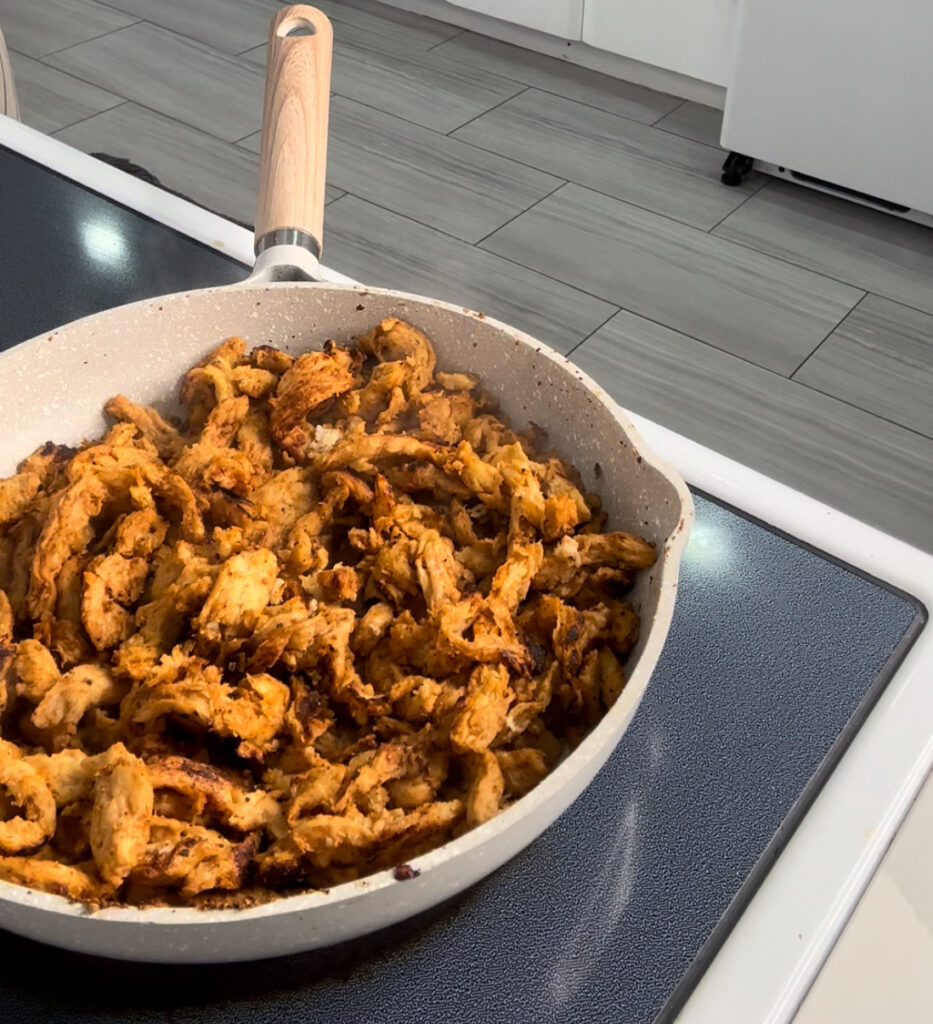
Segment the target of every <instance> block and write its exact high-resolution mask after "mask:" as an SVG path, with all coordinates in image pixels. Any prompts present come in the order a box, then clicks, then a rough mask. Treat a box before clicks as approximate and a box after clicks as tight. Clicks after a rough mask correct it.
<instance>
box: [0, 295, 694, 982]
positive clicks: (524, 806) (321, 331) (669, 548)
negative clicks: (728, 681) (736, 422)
mask: <svg viewBox="0 0 933 1024" xmlns="http://www.w3.org/2000/svg"><path fill="white" fill-rule="evenodd" d="M386 317H398V318H400V319H404V320H407V321H409V322H410V323H412V324H414V325H415V326H416V327H418V328H420V329H421V330H422V331H424V333H425V334H426V335H427V336H428V337H429V338H430V339H431V341H432V343H433V344H434V347H435V349H436V352H437V360H438V368H439V369H443V370H446V371H467V372H471V373H474V374H476V375H477V376H479V378H480V379H481V382H482V386H483V387H484V388H485V389H486V390H487V391H488V392H489V393H490V394H491V395H492V396H493V397H494V398H496V399H497V400H498V402H499V403H500V408H501V412H502V413H503V414H504V416H505V418H506V419H507V420H509V421H510V422H511V425H512V426H513V427H514V428H515V429H516V430H522V429H524V428H526V427H527V426H528V425H530V424H534V425H535V426H536V427H538V428H540V430H542V431H543V432H544V437H545V440H544V442H543V447H545V448H548V449H549V448H554V449H556V450H557V451H558V453H559V454H560V455H561V456H562V457H563V458H564V459H566V460H567V461H568V462H569V463H570V464H572V465H573V466H575V467H576V468H577V469H578V470H579V472H580V474H581V476H582V477H583V481H584V484H585V487H586V489H587V490H589V491H595V492H597V493H598V494H599V495H600V497H601V499H602V502H603V507H604V508H605V510H606V511H607V513H608V515H609V528H610V529H626V530H629V531H631V532H634V533H638V534H640V535H642V536H644V537H646V538H647V539H649V540H651V541H652V542H654V543H655V545H656V546H657V549H658V555H659V557H658V562H657V564H656V565H655V566H654V567H653V568H652V569H651V570H648V571H646V572H644V573H642V574H640V576H639V579H638V582H637V584H636V586H635V588H634V590H633V592H632V596H631V599H632V602H633V604H634V605H635V607H636V610H637V611H638V613H639V615H640V616H641V619H642V630H641V635H640V639H639V642H638V645H637V646H636V648H635V650H634V651H633V652H632V654H631V656H630V660H629V662H628V666H627V672H628V674H629V683H628V685H627V686H626V688H625V690H624V691H623V694H622V696H621V698H620V699H619V701H618V702H617V703H616V705H615V706H614V707H613V708H612V709H611V710H610V711H609V712H608V713H607V715H606V716H605V718H604V719H603V720H602V721H601V722H600V723H599V724H598V725H597V726H596V728H595V729H594V730H593V732H592V733H591V734H590V736H589V737H587V739H586V740H584V742H583V743H582V744H581V746H580V747H579V748H578V749H577V750H576V751H575V752H574V754H572V755H571V756H570V757H569V758H567V759H566V760H565V761H564V762H563V763H562V764H561V765H560V766H559V767H558V768H557V769H555V771H554V772H553V773H552V774H551V776H548V778H546V779H545V780H544V781H543V782H542V783H541V784H540V785H539V786H538V787H537V788H536V789H535V790H532V792H531V793H530V794H529V795H528V796H526V797H524V798H523V799H522V800H520V801H518V803H517V804H515V805H514V806H513V807H512V808H509V809H508V810H507V811H505V812H503V813H502V814H501V815H500V816H499V817H498V818H496V819H493V820H492V821H491V822H488V823H487V824H486V825H484V826H482V827H481V828H479V829H476V830H474V832H473V833H468V834H467V835H466V836H464V837H462V838H461V839H459V840H456V841H455V842H454V843H451V844H448V846H447V847H442V848H440V849H439V850H435V851H434V852H433V853H431V854H428V855H426V857H424V858H422V860H423V862H424V865H425V867H424V871H423V874H422V877H421V878H420V879H418V883H419V884H417V885H415V884H414V883H406V885H405V886H402V887H401V890H402V891H403V892H404V899H402V898H401V897H398V896H395V897H393V896H392V894H393V893H396V892H398V890H399V886H392V885H387V884H383V883H384V881H385V880H382V881H379V880H378V879H379V876H373V878H372V879H371V880H370V881H369V882H368V883H367V884H365V885H363V884H362V883H357V884H355V886H350V885H345V886H339V887H337V888H336V889H334V890H332V892H331V897H332V902H333V904H334V906H333V908H332V909H333V911H335V912H338V913H336V916H332V918H331V919H328V918H326V917H324V916H321V915H322V913H323V912H325V911H326V910H327V905H328V898H323V899H322V898H320V894H309V897H310V898H309V899H306V900H304V901H302V898H300V897H295V898H289V899H284V900H282V901H277V903H279V902H280V903H281V904H282V907H283V909H285V908H288V910H287V911H286V912H287V913H291V914H292V916H294V917H296V920H297V919H298V918H302V919H304V923H303V924H302V923H301V922H300V921H299V922H298V923H297V924H296V926H295V928H294V929H292V931H290V932H288V933H286V934H276V933H275V929H274V927H273V926H274V923H275V916H276V910H275V909H274V908H275V907H276V905H277V904H271V905H269V907H267V908H265V909H264V910H263V911H262V912H261V913H260V914H259V915H256V914H255V913H249V912H247V913H246V914H245V915H243V916H244V917H249V918H251V922H250V923H251V924H252V925H255V926H257V927H255V928H254V931H253V935H252V937H251V938H250V937H249V936H245V935H244V936H243V937H238V938H237V940H236V941H233V942H231V940H230V938H229V936H230V926H231V924H232V923H233V922H234V921H235V920H236V917H237V912H233V911H230V912H224V913H222V914H219V915H218V914H210V915H205V914H204V913H203V912H198V911H183V910H182V911H178V912H177V913H175V914H174V915H173V916H172V917H171V919H170V920H169V919H167V920H166V921H165V922H164V927H163V924H161V923H160V925H158V926H157V927H155V928H151V927H150V928H146V929H142V932H146V933H148V937H142V938H139V939H138V940H137V938H136V937H135V936H134V937H133V938H132V941H130V942H129V946H128V947H127V949H126V951H125V952H124V953H123V954H121V951H120V946H119V943H122V942H127V941H129V940H128V939H127V933H126V929H127V928H128V927H134V923H133V922H134V921H136V922H142V921H143V920H145V919H146V912H145V911H130V910H126V911H117V912H115V914H114V919H113V920H111V921H108V920H107V915H106V914H104V915H98V916H97V918H96V920H95V916H94V915H91V916H90V917H88V916H86V915H85V916H84V917H83V918H82V917H81V916H80V915H79V914H76V911H75V908H74V907H73V906H71V905H69V904H67V903H66V901H64V900H62V899H60V898H59V897H49V896H45V894H38V893H37V894H28V893H25V892H23V894H22V895H23V896H28V898H26V899H21V898H18V897H19V894H17V898H11V897H9V896H8V895H7V894H8V893H9V892H10V889H11V888H14V887H11V886H8V885H6V884H2V885H0V926H4V927H7V928H11V929H13V930H16V931H21V932H22V933H23V934H28V935H31V936H32V937H35V938H40V939H42V940H44V941H47V942H53V943H55V944H60V945H66V946H68V947H70V948H78V949H85V950H86V951H88V952H98V953H103V954H104V955H110V956H114V955H117V956H119V955H127V956H129V957H130V958H133V959H148V960H169V961H171V960H176V961H189V962H190V961H192V960H193V961H196V962H197V961H206V960H221V959H231V960H233V959H246V958H252V957H262V956H273V955H280V954H281V953H285V952H294V951H297V950H299V949H308V948H313V947H314V946H318V945H324V944H328V943H330V942H336V941H340V940H342V939H345V938H348V937H352V935H355V934H362V933H363V932H365V931H367V930H372V929H374V928H378V927H382V926H384V925H385V924H387V923H391V922H392V921H395V920H401V919H402V918H404V917H406V916H409V915H411V914H413V913H417V912H418V911H419V910H421V909H425V908H426V907H427V906H430V905H432V904H434V903H437V902H440V901H441V900H443V899H446V898H448V897H449V896H450V895H452V894H453V893H454V892H456V891H458V890H459V889H461V888H464V887H465V886H466V885H469V884H472V882H474V881H476V880H478V878H480V877H482V876H483V875H484V874H488V873H489V872H490V871H492V870H494V869H495V868H496V867H498V866H500V865H501V864H502V863H504V861H505V860H507V859H508V858H509V857H511V856H513V855H514V854H515V853H517V852H518V851H519V850H520V849H521V848H522V847H523V846H525V845H527V843H528V842H530V841H531V840H532V839H534V838H535V837H536V836H537V835H538V834H540V832H541V831H543V830H544V828H546V827H547V825H549V824H550V823H551V822H552V821H553V820H554V819H555V818H556V817H557V815H558V814H560V813H561V811H563V810H564V809H565V808H566V807H567V806H568V805H569V804H570V803H571V802H572V800H573V799H575V797H576V796H577V795H579V793H580V792H581V791H582V789H583V788H584V787H585V786H586V784H587V783H588V782H589V781H590V780H591V779H592V777H593V776H594V775H595V773H596V772H597V771H598V769H599V767H600V766H601V765H602V763H603V762H604V760H605V759H606V757H607V756H608V754H609V753H610V752H611V750H612V749H613V747H614V746H615V744H616V743H617V742H618V740H619V738H620V737H621V735H622V734H623V732H624V731H625V728H626V726H627V724H628V721H629V720H630V718H631V716H632V714H633V713H634V710H635V708H636V706H637V704H638V701H639V699H640V697H641V695H642V694H643V693H644V690H645V688H646V686H647V683H648V680H649V677H650V673H651V670H652V668H653V666H654V664H655V663H656V661H657V658H658V656H659V654H660V650H661V646H662V645H663V642H664V638H665V636H666V634H667V629H668V626H669V624H670V619H671V615H672V612H673V603H674V594H675V590H676V578H677V569H678V563H679V558H680V554H681V551H682V549H683V546H684V543H685V541H686V537H687V533H688V531H689V526H690V523H691V521H692V516H693V510H692V502H691V500H690V496H689V492H688V491H687V489H686V487H685V485H684V484H683V482H682V481H681V480H680V478H679V477H678V476H677V474H676V473H674V472H673V471H672V470H670V469H668V468H667V467H666V466H664V465H663V464H662V463H660V462H659V460H657V458H656V457H655V456H654V455H653V453H651V452H650V451H648V450H647V449H646V448H645V447H644V446H643V444H642V442H641V439H640V438H639V437H638V435H637V433H636V432H635V430H634V428H633V427H632V425H631V423H630V422H629V421H628V419H627V417H626V416H625V414H624V413H623V412H622V411H621V410H620V409H619V408H618V407H617V406H616V405H615V403H614V402H613V401H612V400H611V399H610V398H609V397H608V396H606V395H605V394H603V393H602V392H601V390H600V389H599V387H598V386H597V385H595V384H594V383H593V382H592V381H590V380H589V378H587V377H586V376H585V375H584V374H583V373H582V372H581V371H579V370H578V369H577V368H576V367H574V366H573V365H572V364H571V363H570V362H569V361H568V360H567V359H565V358H564V357H562V356H559V355H557V354H556V353H554V352H553V351H552V350H550V349H549V348H547V347H546V346H544V345H542V344H540V343H538V342H536V341H535V340H534V339H532V338H529V337H528V336H527V335H523V334H521V333H520V332H518V331H514V330H512V329H511V328H508V327H506V326H504V325H502V324H498V323H496V322H495V321H492V320H490V319H488V318H486V317H484V316H483V315H482V314H477V313H473V312H472V311H469V310H464V309H462V308H460V307H455V306H451V305H448V304H444V303H439V302H435V301H433V300H429V299H424V298H420V297H417V296H409V295H404V294H400V293H397V292H392V291H388V290H381V289H366V288H363V287H360V286H349V285H348V286H338V285H321V284H291V283H290V284H273V285H255V284H254V285H249V284H248V285H245V286H236V287H232V288H216V289H208V290H204V291H199V292H191V293H180V294H178V295H173V296H167V297H164V298H159V299H153V300H145V301H143V302H139V303H136V304H134V305H131V306H127V307H123V308H122V309H118V310H112V311H108V312H106V313H102V314H98V315H96V316H93V317H88V318H87V319H85V320H80V321H77V322H75V323H73V324H71V325H69V326H68V327H65V328H62V329H61V330H59V331H53V332H52V333H50V334H48V335H43V336H40V337H38V338H34V339H33V340H32V341H30V342H26V343H24V344H23V345H20V346H18V347H17V348H15V349H13V350H11V351H10V352H8V353H5V354H4V355H3V356H0V365H2V369H3V372H2V374H0V397H2V399H3V404H4V409H5V413H6V429H5V431H4V436H3V438H2V440H0V475H7V474H10V473H12V472H14V471H15V466H16V463H17V462H18V461H19V460H20V459H21V458H22V457H24V456H25V455H26V454H28V453H29V452H30V451H32V450H33V449H35V448H36V447H38V446H39V445H41V444H43V443H44V442H46V441H50V440H51V441H55V442H57V443H64V444H77V443H80V442H81V441H82V440H84V439H89V438H93V437H96V436H99V435H100V434H101V433H102V432H103V431H104V430H105V429H106V426H107V424H106V421H105V419H104V416H103V414H102V407H103V404H104V402H105V401H106V400H107V399H108V398H109V397H111V396H112V395H114V394H116V393H123V394H126V395H127V396H128V397H130V398H131V399H133V400H134V401H137V402H141V403H149V404H153V405H155V406H156V407H158V408H160V409H161V410H162V411H163V412H166V411H167V412H171V411H173V409H174V408H175V407H176V406H175V395H176V394H177V388H178V383H179V380H180V377H181V375H182V374H183V373H184V371H185V370H186V369H188V368H189V367H190V366H191V365H192V364H194V363H195V362H197V361H198V360H199V359H201V358H202V357H203V356H204V355H206V354H207V353H208V352H209V351H210V350H211V349H212V348H214V347H215V346H216V345H218V344H219V343H220V342H222V341H223V340H224V339H225V338H227V337H230V336H231V335H239V336H241V337H242V338H244V340H245V341H246V343H247V347H248V348H251V347H253V346H255V345H261V344H271V345H275V346H277V347H279V348H282V349H284V350H286V351H288V352H291V353H293V354H300V353H301V352H303V351H307V350H309V349H318V348H320V347H321V346H322V345H323V344H324V342H325V341H326V340H328V339H330V338H332V339H334V340H335V341H336V342H338V343H339V344H346V343H349V342H350V341H351V340H352V339H353V338H354V337H356V336H357V335H358V334H360V333H362V332H364V331H366V330H369V329H371V328H372V327H373V326H374V325H375V324H377V323H378V322H379V321H380V320H382V319H384V318H386ZM448 848H449V850H448ZM467 861H468V862H469V866H468V867H466V866H465V865H466V863H467ZM363 882H366V880H365V879H364V880H363ZM340 890H347V892H344V893H341V892H340ZM351 890H352V895H353V896H354V897H359V896H363V897H364V898H363V899H362V900H360V899H354V900H353V901H352V902H355V903H365V902H366V900H369V901H370V902H371V904H372V906H373V908H374V914H373V916H372V918H371V921H370V918H369V917H368V916H367V913H366V912H365V911H360V910H353V911H349V912H348V910H349V908H346V905H345V904H344V907H345V909H344V912H343V915H342V916H341V914H340V913H339V911H340V906H339V905H338V904H339V903H340V901H341V900H346V897H347V896H348V894H350V893H351ZM296 901H297V902H296ZM380 901H381V902H380ZM4 906H5V908H6V909H5V910H4ZM312 906H313V908H314V912H315V913H316V914H317V915H318V918H317V920H318V921H319V925H318V927H315V928H309V927H308V920H309V919H308V912H309V910H311V909H312ZM380 907H381V909H380ZM63 918H70V919H71V923H70V925H69V927H68V928H66V929H64V931H63V932H62V933H61V934H57V933H56V930H55V925H54V920H55V919H58V920H62V919H63ZM117 918H119V920H118V919H117ZM212 919H213V920H212ZM150 920H151V921H152V923H153V924H155V920H154V919H152V918H150ZM198 920H200V921H202V922H203V926H202V927H203V930H204V935H203V936H201V937H200V938H197V939H195V938H194V936H192V941H191V942H190V943H188V942H184V943H182V944H181V945H178V942H179V938H178V934H177V933H178V930H179V928H182V927H183V926H184V925H185V924H186V923H188V924H193V923H196V922H197V921H198ZM50 921H51V922H52V923H49V922H50ZM263 922H265V925H263ZM242 923H243V924H247V922H246V920H243V921H242ZM91 925H93V927H88V926H91ZM108 925H109V931H110V932H112V935H110V936H109V937H108V935H107V934H105V933H106V932H107V931H108ZM82 926H84V927H83V928H82ZM212 926H213V927H215V928H216V929H218V930H222V931H223V933H224V936H225V937H224V938H223V940H222V942H221V940H220V939H219V937H218V938H212V937H209V936H208V933H209V931H210V929H211V927H212ZM135 927H136V928H138V923H137V924H135ZM160 931H164V932H165V933H166V934H164V935H163V936H162V937H161V938H160V937H159V936H158V935H156V934H155V933H157V932H160ZM118 933H119V937H117V935H118ZM169 933H171V934H169ZM218 943H220V945H218ZM221 946H222V947H223V948H221ZM169 947H171V948H169ZM176 947H177V948H176Z"/></svg>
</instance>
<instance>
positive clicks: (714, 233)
mask: <svg viewBox="0 0 933 1024" xmlns="http://www.w3.org/2000/svg"><path fill="white" fill-rule="evenodd" d="M767 184H769V185H770V184H771V182H768V183H767ZM582 187H585V186H582ZM795 187H797V188H803V187H804V186H803V185H797V186H795ZM762 191H764V187H762V188H760V189H759V190H758V191H757V192H756V193H755V195H754V196H749V198H750V199H754V198H756V197H757V196H759V195H760V194H761V192H762ZM610 198H611V197H610ZM622 201H623V200H619V202H622ZM744 205H745V203H742V206H744ZM736 209H738V207H736ZM734 212H735V211H733V213H734ZM661 216H663V215H661ZM731 216H732V214H729V215H728V216H727V217H726V218H725V220H728V219H729V217H731ZM885 216H888V214H885ZM718 232H719V225H717V226H716V227H715V228H713V229H712V230H711V231H710V232H709V235H710V237H711V238H719V239H721V240H722V241H724V242H732V244H733V245H737V246H739V247H740V248H742V249H747V250H748V251H749V252H755V253H758V255H759V256H767V257H768V259H772V260H777V261H778V262H779V263H785V264H787V266H789V267H796V268H797V269H798V270H805V271H806V272H807V273H808V274H816V276H817V277H822V278H824V279H825V280H826V281H834V282H835V283H836V284H841V285H843V286H844V287H846V288H854V289H855V290H856V291H860V292H865V293H867V294H868V295H874V296H875V297H876V298H879V299H887V301H888V302H893V303H895V305H898V306H903V307H904V309H910V310H912V311H913V312H914V313H923V314H925V315H926V316H930V317H933V307H931V308H929V309H924V308H923V307H922V306H913V305H911V304H910V303H909V302H906V301H905V300H904V299H896V298H894V297H893V296H892V295H890V294H888V293H885V292H880V291H874V290H873V289H871V288H867V287H865V285H861V284H853V282H852V281H844V280H843V279H842V278H841V277H835V276H834V275H833V274H827V273H826V272H825V271H824V270H814V269H813V268H812V267H808V266H806V265H805V264H803V263H795V262H794V261H793V260H791V259H788V258H787V257H786V256H778V254H777V253H773V252H768V251H767V249H759V248H758V247H757V246H755V245H752V244H751V243H750V242H744V241H742V239H740V238H731V237H730V236H729V235H723V234H719V233H718ZM859 301H860V302H861V299H859Z"/></svg>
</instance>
